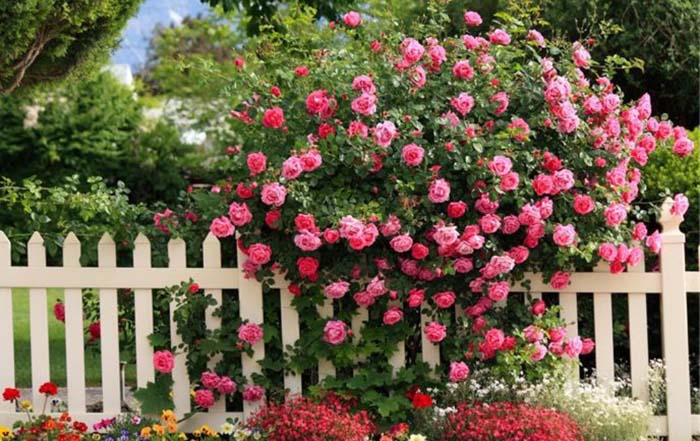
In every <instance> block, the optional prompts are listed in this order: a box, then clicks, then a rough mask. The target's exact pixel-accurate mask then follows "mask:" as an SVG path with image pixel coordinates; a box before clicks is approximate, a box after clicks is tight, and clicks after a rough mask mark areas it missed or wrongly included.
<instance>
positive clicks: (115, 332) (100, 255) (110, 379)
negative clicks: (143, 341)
mask: <svg viewBox="0 0 700 441" xmlns="http://www.w3.org/2000/svg"><path fill="white" fill-rule="evenodd" d="M97 264H98V266H99V267H101V268H116V266H117V247H116V245H115V244H114V240H112V237H111V236H110V235H109V234H108V233H105V234H104V235H102V238H101V239H100V242H99V243H98V245H97ZM100 355H101V358H102V405H103V409H104V412H108V413H119V412H121V388H120V383H121V381H120V378H121V373H120V371H119V301H118V298H117V290H116V288H106V289H105V288H103V289H100Z"/></svg>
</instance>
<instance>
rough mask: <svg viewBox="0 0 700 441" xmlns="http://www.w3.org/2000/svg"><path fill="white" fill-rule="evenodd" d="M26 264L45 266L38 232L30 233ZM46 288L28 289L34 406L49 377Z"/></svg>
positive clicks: (42, 244)
mask: <svg viewBox="0 0 700 441" xmlns="http://www.w3.org/2000/svg"><path fill="white" fill-rule="evenodd" d="M27 264H28V266H29V267H32V268H45V267H46V250H45V248H44V239H43V238H42V237H41V235H40V234H39V233H38V232H35V233H34V234H32V237H31V238H30V239H29V242H28V243H27ZM46 299H47V296H46V289H45V288H31V289H30V290H29V322H30V329H29V334H30V338H31V343H30V346H31V355H32V394H33V395H32V397H33V400H34V407H35V408H37V406H40V405H41V403H43V399H44V396H43V395H42V394H40V393H39V386H41V385H42V384H43V383H45V382H47V381H49V380H50V379H51V373H50V370H49V369H50V365H49V360H50V358H49V319H48V313H47V310H46Z"/></svg>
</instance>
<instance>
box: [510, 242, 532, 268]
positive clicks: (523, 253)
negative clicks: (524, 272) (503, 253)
mask: <svg viewBox="0 0 700 441" xmlns="http://www.w3.org/2000/svg"><path fill="white" fill-rule="evenodd" d="M508 256H510V258H511V259H513V260H514V261H515V263H517V264H521V263H523V262H525V261H526V260H527V258H528V257H529V256H530V251H529V250H528V249H527V247H524V246H522V245H518V246H516V247H513V248H511V249H510V250H508Z"/></svg>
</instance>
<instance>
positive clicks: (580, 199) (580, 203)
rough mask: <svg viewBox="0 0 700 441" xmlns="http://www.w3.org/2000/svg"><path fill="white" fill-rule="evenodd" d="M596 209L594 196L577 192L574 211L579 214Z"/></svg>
mask: <svg viewBox="0 0 700 441" xmlns="http://www.w3.org/2000/svg"><path fill="white" fill-rule="evenodd" d="M594 209H595V202H594V201H593V198H592V197H590V196H588V195H582V194H577V195H576V196H574V211H575V212H576V213H577V214H582V215H583V214H588V213H590V212H592V211H593V210H594Z"/></svg>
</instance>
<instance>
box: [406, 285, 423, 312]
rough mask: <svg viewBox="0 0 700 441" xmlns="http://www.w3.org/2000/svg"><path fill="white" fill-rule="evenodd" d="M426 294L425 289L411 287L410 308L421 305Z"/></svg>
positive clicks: (409, 293)
mask: <svg viewBox="0 0 700 441" xmlns="http://www.w3.org/2000/svg"><path fill="white" fill-rule="evenodd" d="M424 295H425V290H424V289H418V288H411V290H410V291H409V292H408V306H409V307H410V308H417V307H419V306H420V305H421V304H422V303H423V298H424Z"/></svg>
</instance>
